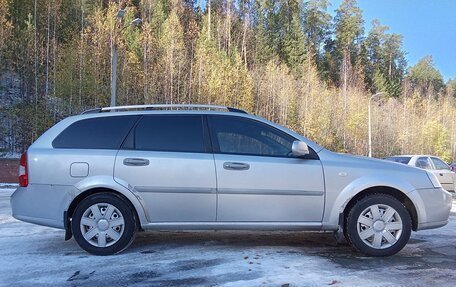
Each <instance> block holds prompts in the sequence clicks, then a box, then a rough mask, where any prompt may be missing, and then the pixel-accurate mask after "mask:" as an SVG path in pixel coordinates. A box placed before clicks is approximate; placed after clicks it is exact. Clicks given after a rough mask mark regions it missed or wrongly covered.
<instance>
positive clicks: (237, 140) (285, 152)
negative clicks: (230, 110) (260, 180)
mask: <svg viewBox="0 0 456 287" xmlns="http://www.w3.org/2000/svg"><path fill="white" fill-rule="evenodd" d="M211 128H212V133H213V139H214V141H216V142H217V143H218V149H219V152H220V153H228V154H244V155H258V156H279V157H292V156H293V155H292V153H291V146H292V144H293V141H294V140H295V139H294V138H293V137H291V136H289V135H287V134H285V133H284V132H282V131H279V130H277V129H275V128H273V127H270V126H268V125H266V124H263V123H260V122H256V121H254V120H250V119H244V118H239V117H230V116H214V117H212V118H211Z"/></svg>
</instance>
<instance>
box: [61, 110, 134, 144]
mask: <svg viewBox="0 0 456 287" xmlns="http://www.w3.org/2000/svg"><path fill="white" fill-rule="evenodd" d="M137 119H138V116H112V117H100V118H92V119H86V120H80V121H77V122H75V123H73V124H71V125H70V126H69V127H67V128H66V129H65V130H64V131H63V132H61V133H60V134H59V135H58V136H57V137H56V138H55V139H54V141H53V142H52V146H53V147H54V148H71V149H119V148H120V145H121V144H122V141H123V140H124V139H125V137H126V136H127V134H128V132H129V131H130V129H131V128H132V126H133V124H134V123H135V121H136V120H137Z"/></svg>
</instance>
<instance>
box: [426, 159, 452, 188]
mask: <svg viewBox="0 0 456 287" xmlns="http://www.w3.org/2000/svg"><path fill="white" fill-rule="evenodd" d="M431 161H432V163H433V164H434V168H435V170H433V172H434V173H435V174H436V175H437V178H438V179H439V181H440V183H441V184H442V186H443V188H445V189H446V190H451V191H453V190H454V172H452V171H451V168H450V166H449V165H447V164H446V163H445V162H443V161H442V160H441V159H439V158H437V157H431Z"/></svg>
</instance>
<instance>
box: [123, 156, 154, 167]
mask: <svg viewBox="0 0 456 287" xmlns="http://www.w3.org/2000/svg"><path fill="white" fill-rule="evenodd" d="M123 164H124V165H128V166H145V165H149V160H148V159H144V158H126V159H124V160H123Z"/></svg>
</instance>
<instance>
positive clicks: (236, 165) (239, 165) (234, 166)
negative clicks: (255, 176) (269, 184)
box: [223, 162, 250, 170]
mask: <svg viewBox="0 0 456 287" xmlns="http://www.w3.org/2000/svg"><path fill="white" fill-rule="evenodd" d="M223 168H224V169H227V170H248V169H249V168H250V165H249V164H248V163H243V162H224V163H223Z"/></svg>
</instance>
